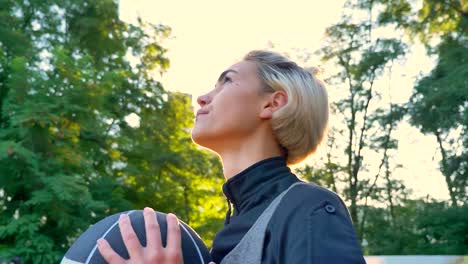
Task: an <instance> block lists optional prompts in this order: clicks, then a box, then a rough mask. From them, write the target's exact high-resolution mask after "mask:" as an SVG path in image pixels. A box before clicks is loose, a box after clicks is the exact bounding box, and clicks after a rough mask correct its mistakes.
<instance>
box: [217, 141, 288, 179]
mask: <svg viewBox="0 0 468 264" xmlns="http://www.w3.org/2000/svg"><path fill="white" fill-rule="evenodd" d="M231 145H232V146H231V147H227V146H226V147H225V148H223V150H222V151H219V152H218V154H219V156H220V157H221V159H222V162H223V170H224V178H226V180H229V179H230V178H232V177H233V176H235V175H237V174H239V173H240V172H241V171H243V170H245V169H246V168H248V167H250V166H251V165H253V164H255V163H257V162H259V161H261V160H264V159H267V158H271V157H277V156H281V155H282V152H281V148H280V147H279V145H278V144H277V143H276V141H275V140H274V139H273V138H268V137H265V136H257V137H251V138H250V139H249V140H243V141H242V143H239V144H231Z"/></svg>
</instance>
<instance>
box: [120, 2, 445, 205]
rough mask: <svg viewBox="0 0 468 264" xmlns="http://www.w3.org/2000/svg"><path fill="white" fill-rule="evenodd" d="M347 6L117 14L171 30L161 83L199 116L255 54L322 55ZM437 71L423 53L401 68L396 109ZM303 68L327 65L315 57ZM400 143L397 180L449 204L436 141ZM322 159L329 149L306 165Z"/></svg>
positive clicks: (395, 81) (141, 9)
mask: <svg viewBox="0 0 468 264" xmlns="http://www.w3.org/2000/svg"><path fill="white" fill-rule="evenodd" d="M343 4H344V0H327V1H318V0H308V1H307V0H288V1H279V0H237V1H226V0H198V1H191V0H164V1H161V0H131V1H130V0H120V6H119V9H120V17H121V19H122V20H124V21H126V22H131V23H135V22H136V19H137V16H140V17H142V19H143V20H145V21H148V22H152V23H157V24H158V23H162V24H164V25H168V26H170V27H171V28H172V34H171V35H172V37H171V39H169V40H166V41H165V42H163V43H162V44H163V46H164V47H166V48H168V50H169V51H168V53H167V56H168V57H169V59H170V61H171V67H170V68H169V69H168V70H167V72H165V73H164V74H163V75H162V76H161V77H160V81H161V82H162V84H163V86H164V88H165V89H168V90H171V91H180V92H184V93H189V94H191V95H192V99H193V104H194V107H195V110H197V108H198V106H197V104H196V98H197V97H198V96H199V95H202V94H204V93H205V92H207V91H209V90H211V89H212V88H213V86H214V84H215V82H216V79H217V77H218V76H219V74H220V73H221V72H222V71H224V70H225V69H226V68H227V67H229V66H230V65H232V64H233V63H235V62H237V61H239V60H240V58H242V56H243V55H244V54H245V53H247V52H248V51H250V50H253V49H264V48H268V47H269V46H270V45H271V44H273V45H274V46H275V50H276V51H279V52H288V53H294V50H297V49H298V50H307V51H311V52H313V51H316V50H318V49H319V48H320V45H321V43H322V40H323V36H324V32H325V29H326V27H328V26H330V25H332V24H333V23H336V22H337V21H339V19H340V16H341V14H342V10H343V9H342V7H343ZM432 65H433V61H432V60H431V59H430V58H428V57H427V56H426V55H425V51H424V49H423V48H422V47H418V46H416V48H414V49H413V50H412V51H411V53H410V54H409V56H408V59H407V60H406V62H405V63H401V64H398V65H395V66H394V68H393V70H392V71H393V73H392V78H391V80H390V81H389V82H391V87H392V102H394V103H403V102H406V101H407V100H408V98H409V96H410V95H411V92H412V90H411V88H412V87H413V85H412V83H413V81H414V78H415V76H417V75H418V74H421V73H423V74H424V73H427V72H428V71H430V70H431V67H432ZM303 66H321V65H320V62H319V61H318V59H317V58H315V57H312V58H311V59H310V60H309V61H308V62H307V65H303ZM330 96H332V93H330ZM331 118H333V117H331ZM395 136H396V138H397V139H398V140H399V150H398V153H397V155H396V160H397V162H399V163H400V164H402V165H403V168H402V169H399V170H398V173H396V174H395V175H398V176H397V177H399V178H400V179H401V180H403V181H404V182H405V185H407V187H409V188H411V189H413V192H414V195H415V196H416V197H425V196H426V195H428V194H429V195H430V196H431V197H434V198H436V199H447V198H448V191H447V188H446V183H445V180H444V178H443V176H442V174H441V173H440V172H439V171H438V169H437V168H438V160H439V159H440V156H439V155H440V154H439V153H438V152H437V151H436V144H435V138H433V137H431V136H424V135H422V134H421V133H420V132H419V131H418V130H417V129H416V128H413V127H411V126H410V125H408V124H402V125H401V126H400V128H399V129H398V130H397V131H396V132H395ZM320 155H324V148H319V150H318V152H317V154H316V155H313V156H312V157H311V158H309V159H307V160H306V161H305V163H311V162H313V161H314V159H317V157H318V156H320ZM301 165H304V164H301Z"/></svg>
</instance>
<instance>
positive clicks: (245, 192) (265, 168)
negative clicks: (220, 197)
mask: <svg viewBox="0 0 468 264" xmlns="http://www.w3.org/2000/svg"><path fill="white" fill-rule="evenodd" d="M292 178H294V179H292ZM297 180H298V179H297V177H296V176H295V175H294V174H292V173H291V170H290V169H289V167H288V166H287V165H286V160H285V159H284V158H283V157H273V158H268V159H264V160H261V161H259V162H257V163H255V164H253V165H251V166H250V167H248V168H247V169H245V170H243V171H242V172H240V173H239V174H237V175H235V176H233V177H232V178H230V179H229V180H227V181H226V182H225V183H224V184H223V193H224V195H225V196H226V198H227V199H228V202H231V203H232V204H233V205H234V215H237V214H239V212H242V211H243V210H247V209H249V208H251V207H253V206H255V205H256V204H258V203H260V202H262V201H265V199H269V198H272V197H275V196H276V195H277V194H278V193H277V192H278V186H280V185H282V184H281V182H282V181H287V182H290V181H297ZM228 214H230V212H229V211H228ZM227 217H228V216H227ZM227 222H229V220H228V221H227Z"/></svg>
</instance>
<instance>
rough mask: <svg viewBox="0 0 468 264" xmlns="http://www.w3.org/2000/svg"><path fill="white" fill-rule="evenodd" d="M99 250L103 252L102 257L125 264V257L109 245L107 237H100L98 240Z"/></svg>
mask: <svg viewBox="0 0 468 264" xmlns="http://www.w3.org/2000/svg"><path fill="white" fill-rule="evenodd" d="M97 245H98V250H99V252H100V253H101V255H102V257H103V258H104V259H105V260H106V262H107V263H110V264H125V259H123V258H122V257H121V256H119V254H117V253H116V252H115V251H114V250H113V249H112V248H111V246H110V245H109V243H108V242H107V241H106V240H105V239H99V240H98V241H97Z"/></svg>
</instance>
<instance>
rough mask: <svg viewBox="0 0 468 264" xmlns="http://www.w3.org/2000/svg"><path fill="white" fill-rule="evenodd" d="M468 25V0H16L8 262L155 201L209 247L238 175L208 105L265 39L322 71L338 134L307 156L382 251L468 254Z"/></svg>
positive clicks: (4, 138)
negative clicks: (200, 134) (203, 124)
mask: <svg viewBox="0 0 468 264" xmlns="http://www.w3.org/2000/svg"><path fill="white" fill-rule="evenodd" d="M467 32H468V4H467V2H466V1H463V0H349V1H345V0H333V1H332V0H330V1H316V0H309V1H306V0H290V1H287V2H284V1H272V0H270V1H267V0H257V1H247V0H238V1H235V2H232V1H225V0H218V1H214V0H200V1H188V0H185V1H182V0H174V1H160V0H153V1H151V0H138V1H130V0H121V1H116V0H114V1H112V0H94V1H92V0H42V1H37V0H0V259H4V260H8V259H13V258H15V257H19V258H20V259H21V261H22V262H24V263H58V262H59V261H60V259H61V258H62V256H63V254H64V253H65V252H66V250H67V249H68V248H69V247H70V245H71V244H72V243H73V242H74V241H75V240H76V238H77V237H79V235H80V234H81V233H83V232H84V231H85V230H86V229H87V228H88V227H89V226H90V225H91V224H93V223H95V222H97V221H99V220H100V219H102V218H104V217H106V216H108V215H110V214H113V213H116V212H120V211H125V210H129V209H142V208H143V207H145V206H150V207H153V208H155V209H156V210H158V211H162V212H173V213H175V214H176V215H177V216H178V217H179V218H180V219H181V220H183V221H184V222H186V223H187V224H189V225H190V226H191V227H193V228H194V229H195V230H196V231H197V232H198V234H199V235H200V236H201V237H202V239H203V240H204V241H205V243H206V244H207V245H208V247H210V246H211V243H212V239H213V238H214V235H215V234H216V232H217V231H218V230H220V229H221V228H222V226H223V218H224V216H225V210H226V208H227V204H226V201H225V199H224V196H223V194H222V191H221V186H222V184H223V183H224V177H223V173H222V166H221V163H220V160H219V158H218V157H217V156H216V155H214V154H213V153H211V152H209V151H207V150H205V149H202V148H200V147H198V146H196V145H195V144H193V143H192V141H191V138H190V130H191V128H192V126H193V122H194V113H193V111H194V110H197V109H198V105H197V104H196V98H197V97H198V96H199V95H202V94H203V93H205V92H207V91H209V90H211V89H212V88H213V86H214V84H215V82H216V79H217V77H218V76H219V74H220V73H221V72H222V71H223V70H225V69H226V68H227V67H229V66H230V65H231V64H233V63H235V62H236V61H239V60H240V59H242V57H243V55H244V54H245V53H247V52H248V51H250V50H253V49H269V50H273V51H277V52H280V53H282V54H285V55H287V56H288V57H290V58H291V59H293V60H295V61H297V62H298V63H299V64H300V65H301V66H307V67H309V66H315V67H319V68H320V70H321V73H320V78H321V79H323V80H324V81H325V82H326V83H327V84H328V85H327V87H328V93H329V97H330V109H331V117H330V129H329V133H328V137H327V138H326V139H325V140H324V142H323V143H322V145H321V147H320V148H319V150H318V151H317V153H315V154H314V155H312V156H311V157H310V158H308V159H307V160H306V161H304V162H302V163H301V164H298V165H295V166H294V167H292V169H293V171H295V172H296V174H297V175H298V176H299V177H301V178H302V179H304V180H307V181H311V182H315V183H317V184H319V185H322V186H324V187H327V188H329V189H331V190H333V191H334V192H337V193H338V194H339V195H340V196H341V197H342V198H343V199H344V200H345V202H346V204H347V206H348V208H349V212H350V215H351V217H352V219H353V223H354V225H355V228H356V230H357V232H358V234H359V239H360V240H361V244H362V246H363V249H364V252H365V255H368V256H381V255H468V206H467V200H468V199H467V193H466V192H467V182H468V170H467V169H468V152H467V146H468V136H467V133H466V132H467V126H468V78H467V76H468V44H467V43H468V39H467V37H468V33H467ZM373 260H375V261H378V260H376V259H375V258H374V259H373V258H368V261H369V263H383V262H371V261H373ZM1 261H2V260H0V263H1ZM395 261H396V262H395V263H403V262H402V260H401V259H400V260H399V261H398V260H395ZM385 263H390V262H385ZM392 263H393V262H392ZM405 263H429V262H428V261H427V260H426V261H424V260H422V259H420V260H415V259H412V260H410V262H405ZM434 263H436V262H434ZM437 263H448V262H437ZM457 263H458V262H457Z"/></svg>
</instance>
